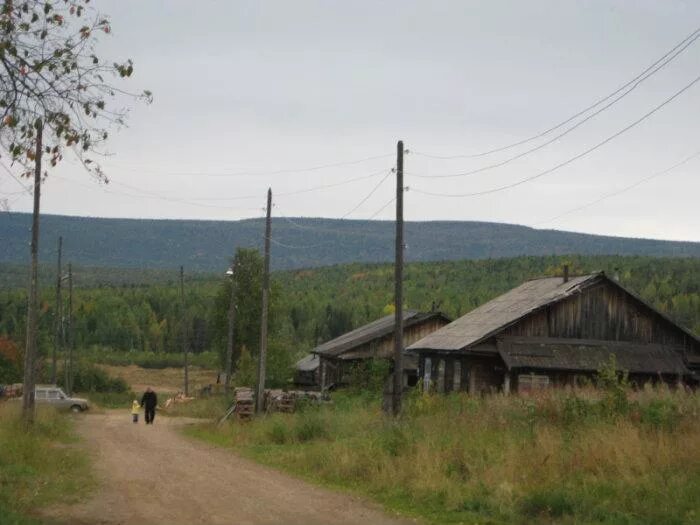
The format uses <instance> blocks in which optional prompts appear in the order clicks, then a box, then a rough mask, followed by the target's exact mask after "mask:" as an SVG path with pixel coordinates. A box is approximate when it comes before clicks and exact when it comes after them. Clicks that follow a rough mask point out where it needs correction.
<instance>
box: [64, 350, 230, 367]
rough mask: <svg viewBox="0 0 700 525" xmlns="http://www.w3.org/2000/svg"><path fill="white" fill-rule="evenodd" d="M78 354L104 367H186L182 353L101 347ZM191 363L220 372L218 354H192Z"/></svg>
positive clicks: (81, 351)
mask: <svg viewBox="0 0 700 525" xmlns="http://www.w3.org/2000/svg"><path fill="white" fill-rule="evenodd" d="M76 353H77V354H79V355H80V356H81V357H82V358H85V359H86V360H87V361H90V362H92V363H99V364H103V365H112V366H129V365H136V366H140V367H141V368H152V369H161V368H179V367H182V366H183V365H184V355H183V354H182V353H156V352H137V351H133V352H126V351H121V350H112V349H111V348H107V347H99V346H91V347H89V348H82V349H80V350H78V351H77V352H76ZM189 363H190V365H192V366H199V367H202V368H208V369H212V370H218V369H219V368H220V365H219V356H218V354H217V353H216V352H202V353H199V354H190V356H189Z"/></svg>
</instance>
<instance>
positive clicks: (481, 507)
mask: <svg viewBox="0 0 700 525" xmlns="http://www.w3.org/2000/svg"><path fill="white" fill-rule="evenodd" d="M335 399H336V402H335V403H334V405H332V406H328V407H323V408H320V409H314V408H309V409H307V410H304V411H302V412H301V413H297V414H294V415H282V414H276V415H272V416H269V417H266V418H261V419H258V420H256V421H254V422H252V423H250V424H240V423H232V424H230V425H228V426H225V427H223V428H216V427H214V426H204V427H198V428H191V429H189V430H188V432H190V433H192V434H193V435H195V436H197V437H200V438H204V439H209V440H211V441H213V442H216V443H218V444H224V445H227V446H232V447H235V448H236V449H238V450H239V451H241V452H242V453H244V454H245V455H248V456H250V457H253V458H255V459H257V460H259V461H261V462H264V463H267V464H269V465H273V466H276V467H279V468H282V469H284V470H287V471H289V472H292V473H295V474H298V475H301V476H303V477H306V478H308V479H311V480H314V481H317V482H320V483H323V484H327V485H331V486H336V487H342V488H346V489H350V490H352V491H356V492H359V493H363V494H366V495H369V496H371V497H373V498H375V499H377V500H379V501H380V502H382V503H384V504H385V505H387V506H388V507H390V508H393V509H396V510H399V511H402V512H404V513H406V514H409V515H415V516H421V517H423V518H425V519H427V520H428V521H430V522H433V523H529V522H533V521H534V522H557V523H616V524H617V523H630V524H631V523H635V524H636V523H659V524H680V523H699V522H700V498H698V496H697V495H698V494H700V395H698V394H693V393H688V392H683V391H679V392H671V391H669V390H667V389H658V390H645V391H643V392H639V393H636V394H631V393H625V394H624V395H623V396H622V398H620V397H619V394H618V393H616V392H615V391H614V390H613V391H608V392H603V393H601V392H596V391H593V390H590V391H578V392H550V393H547V394H543V395H539V396H536V397H517V396H510V397H506V396H492V397H487V398H483V399H482V398H472V397H469V396H467V395H451V396H447V397H441V396H423V395H419V394H414V395H413V396H412V397H411V398H410V399H409V400H408V401H407V403H406V410H405V413H404V415H403V416H402V417H401V418H400V419H399V420H397V421H393V420H387V419H385V418H384V417H383V416H382V414H381V412H380V409H379V403H378V401H375V402H372V403H368V402H367V397H366V396H361V397H354V396H353V397H348V396H344V395H342V394H336V398H335Z"/></svg>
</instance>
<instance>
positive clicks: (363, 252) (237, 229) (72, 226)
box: [0, 213, 700, 273]
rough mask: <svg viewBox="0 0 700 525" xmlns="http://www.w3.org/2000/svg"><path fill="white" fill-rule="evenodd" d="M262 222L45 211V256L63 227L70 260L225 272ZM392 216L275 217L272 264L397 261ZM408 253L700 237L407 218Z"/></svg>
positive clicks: (12, 244) (21, 217)
mask: <svg viewBox="0 0 700 525" xmlns="http://www.w3.org/2000/svg"><path fill="white" fill-rule="evenodd" d="M30 225H31V216H30V215H29V214H26V213H3V214H1V215H0V262H4V263H26V262H27V260H28V255H29V254H28V252H29V248H28V246H29V238H30V236H29V228H30ZM263 227H264V225H263V220H262V219H252V220H242V221H193V220H149V219H103V218H89V217H67V216H59V215H45V216H43V217H42V220H41V252H40V261H41V262H42V263H46V264H51V263H53V261H54V257H55V252H56V242H57V239H58V236H59V235H62V236H63V238H64V246H65V253H66V260H71V261H72V262H74V263H77V264H80V265H83V266H95V267H112V268H115V267H116V268H151V269H158V268H170V269H174V268H177V267H178V266H180V265H184V266H185V267H186V268H187V269H188V270H189V271H198V272H217V273H218V272H221V271H222V270H223V269H225V268H226V265H227V264H228V260H229V258H230V256H231V255H232V254H233V252H234V249H235V248H236V247H238V246H242V247H260V246H261V245H262V238H263ZM393 228H394V225H393V223H392V222H389V221H354V220H337V219H298V218H296V219H287V218H276V219H274V222H273V229H272V231H273V245H272V250H273V258H272V264H273V267H274V268H275V269H277V270H282V269H294V268H305V267H318V266H328V265H333V264H340V263H348V262H385V261H390V260H392V259H393V256H394V244H393ZM406 243H407V250H406V257H407V259H408V260H409V261H438V260H458V259H483V258H500V257H512V256H519V255H554V254H569V253H578V254H585V255H602V254H616V255H654V256H692V257H698V256H700V243H692V242H672V241H658V240H651V239H630V238H620V237H607V236H599V235H588V234H580V233H571V232H564V231H557V230H536V229H533V228H528V227H525V226H517V225H511V224H498V223H487V222H454V221H449V222H448V221H439V222H438V221H435V222H408V223H406Z"/></svg>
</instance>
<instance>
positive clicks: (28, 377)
mask: <svg viewBox="0 0 700 525" xmlns="http://www.w3.org/2000/svg"><path fill="white" fill-rule="evenodd" d="M42 131H43V125H42V124H41V123H39V125H38V126H37V130H36V158H35V159H34V212H33V215H32V244H31V270H30V278H29V300H28V305H27V344H26V347H25V350H24V385H23V395H22V419H23V420H24V421H25V423H26V424H28V425H29V424H32V423H33V422H34V406H35V399H34V387H35V385H36V360H37V324H38V323H37V321H38V319H37V317H38V305H37V297H38V286H39V283H38V272H39V261H38V254H39V210H40V203H41V153H42V145H41V142H42Z"/></svg>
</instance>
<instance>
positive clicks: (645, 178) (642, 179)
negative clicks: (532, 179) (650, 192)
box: [533, 151, 700, 226]
mask: <svg viewBox="0 0 700 525" xmlns="http://www.w3.org/2000/svg"><path fill="white" fill-rule="evenodd" d="M697 157H700V151H696V152H695V153H693V154H692V155H691V156H689V157H686V158H685V159H683V160H682V161H680V162H677V163H676V164H674V165H673V166H671V167H670V168H666V169H665V170H663V171H658V172H656V173H653V174H651V175H648V176H646V177H644V178H641V179H639V180H638V181H636V182H634V183H632V184H630V185H629V186H625V187H624V188H621V189H619V190H615V191H613V192H610V193H606V194H605V195H602V196H601V197H598V198H597V199H595V200H593V201H591V202H588V203H586V204H583V205H581V206H577V207H576V208H573V209H571V210H568V211H565V212H564V213H560V214H559V215H556V216H554V217H552V218H550V219H547V220H544V221H540V222H537V223H535V224H534V225H533V226H539V225H541V224H546V223H549V222H553V221H556V220H557V219H561V218H562V217H565V216H566V215H571V214H572V213H576V212H577V211H581V210H585V209H587V208H590V207H591V206H594V205H595V204H598V203H599V202H602V201H604V200H606V199H609V198H611V197H616V196H617V195H620V194H622V193H625V192H627V191H629V190H631V189H634V188H636V187H637V186H641V185H642V184H644V183H645V182H649V181H650V180H652V179H655V178H657V177H661V176H662V175H666V174H668V173H670V172H672V171H674V170H675V169H677V168H680V167H681V166H683V165H685V164H687V163H688V162H690V161H691V160H693V159H695V158H697Z"/></svg>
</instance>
